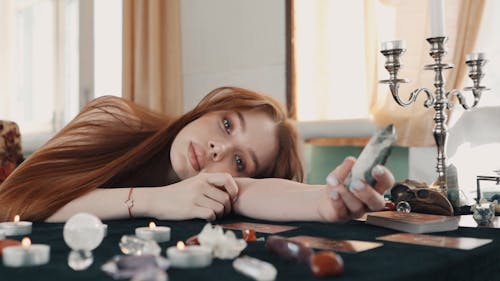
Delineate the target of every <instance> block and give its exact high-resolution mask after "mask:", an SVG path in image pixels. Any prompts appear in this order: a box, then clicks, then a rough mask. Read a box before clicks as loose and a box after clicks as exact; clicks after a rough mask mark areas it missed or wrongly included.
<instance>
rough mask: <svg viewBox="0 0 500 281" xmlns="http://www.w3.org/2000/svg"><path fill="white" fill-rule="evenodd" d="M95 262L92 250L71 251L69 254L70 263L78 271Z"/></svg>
mask: <svg viewBox="0 0 500 281" xmlns="http://www.w3.org/2000/svg"><path fill="white" fill-rule="evenodd" d="M93 262H94V257H93V256H92V252H90V251H84V250H78V251H71V252H70V253H69V255H68V265H69V267H71V268H72V269H73V270H76V271H80V270H85V269H87V268H88V267H89V266H91V265H92V263H93Z"/></svg>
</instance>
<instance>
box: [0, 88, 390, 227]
mask: <svg viewBox="0 0 500 281" xmlns="http://www.w3.org/2000/svg"><path fill="white" fill-rule="evenodd" d="M354 162H355V159H354V158H348V159H346V160H345V161H344V162H343V163H342V164H341V165H340V166H338V167H337V168H336V169H335V170H334V171H332V173H330V175H329V176H328V180H327V182H328V184H327V185H325V186H312V185H307V184H303V183H301V181H302V179H303V174H302V166H301V162H300V156H299V152H298V148H297V133H296V131H295V129H294V127H293V125H292V123H291V122H290V120H288V119H287V116H286V111H285V110H284V109H283V108H282V106H281V105H280V104H279V103H277V102H276V101H275V100H274V99H272V98H270V97H266V96H263V95H260V94H258V93H255V92H252V91H249V90H245V89H241V88H235V87H223V88H218V89H215V90H214V91H212V92H210V93H209V94H208V95H207V96H206V97H205V98H204V99H203V100H202V101H201V102H200V103H199V104H198V105H197V106H196V107H195V108H194V109H193V110H192V111H190V112H188V113H186V114H184V115H182V116H181V117H179V118H177V119H174V118H168V117H166V116H163V115H159V114H155V113H152V112H150V111H148V110H146V109H144V108H142V107H139V106H137V105H135V104H133V103H132V102H129V101H127V100H124V99H121V98H116V97H103V98H98V99H96V100H94V101H92V102H90V103H89V104H88V105H87V106H86V107H85V108H84V109H82V111H81V112H80V114H79V115H78V116H77V117H75V119H74V120H72V121H71V122H70V123H69V124H68V125H67V126H66V127H65V128H63V129H62V130H61V131H60V132H59V133H58V134H57V135H56V136H54V137H53V138H52V139H51V140H49V141H48V142H47V144H45V145H44V146H43V147H42V148H41V149H39V150H38V151H37V152H35V153H34V154H33V155H32V156H31V157H30V158H28V159H27V160H26V161H25V162H24V163H23V164H21V165H20V166H19V167H18V168H17V169H16V170H15V171H14V173H12V174H11V175H10V176H9V177H8V178H7V180H6V181H5V182H3V183H2V185H1V186H0V220H12V218H13V217H14V216H15V215H16V214H19V215H20V216H21V217H22V218H24V219H28V220H34V221H37V220H46V221H50V222H52V221H53V222H58V221H65V220H66V219H68V218H69V217H71V216H72V215H73V214H75V213H77V212H81V211H87V212H91V213H94V214H95V215H97V216H99V217H100V218H102V219H116V218H128V217H134V216H137V217H142V216H145V217H155V218H158V219H172V220H181V219H191V218H203V219H207V220H214V219H216V218H217V217H221V216H223V215H225V214H228V213H229V212H231V211H235V212H237V213H239V214H242V215H246V216H249V217H254V218H260V219H268V220H314V221H330V222H333V221H344V220H348V219H350V218H353V217H358V216H361V215H362V214H363V213H364V212H365V211H366V210H379V209H381V208H382V207H383V205H384V199H383V197H382V196H381V194H382V193H383V192H384V191H385V190H386V189H387V188H389V187H390V186H391V185H392V183H393V181H394V180H393V177H392V174H391V173H390V172H389V171H388V170H387V169H385V168H384V167H382V166H377V167H376V168H375V169H374V171H373V174H374V177H375V178H376V179H377V180H378V183H377V185H376V186H375V187H374V188H371V187H369V186H368V185H367V184H365V183H363V182H355V183H353V186H352V187H354V189H353V190H354V191H352V192H350V191H348V190H347V189H346V187H344V186H343V184H342V183H343V181H344V178H345V177H346V176H347V174H348V173H349V171H350V169H351V167H352V165H353V164H354Z"/></svg>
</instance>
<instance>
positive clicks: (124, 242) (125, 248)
mask: <svg viewBox="0 0 500 281" xmlns="http://www.w3.org/2000/svg"><path fill="white" fill-rule="evenodd" d="M119 246H120V250H121V251H122V253H124V254H126V255H135V256H140V255H154V256H158V255H160V252H161V248H160V246H159V245H158V243H156V241H154V240H144V239H141V238H139V237H136V236H133V235H123V236H122V238H121V240H120V243H119Z"/></svg>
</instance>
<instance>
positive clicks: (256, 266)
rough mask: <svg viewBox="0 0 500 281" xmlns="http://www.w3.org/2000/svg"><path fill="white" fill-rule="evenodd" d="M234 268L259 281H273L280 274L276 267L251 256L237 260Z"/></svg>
mask: <svg viewBox="0 0 500 281" xmlns="http://www.w3.org/2000/svg"><path fill="white" fill-rule="evenodd" d="M233 267H234V269H235V270H236V271H238V272H240V273H242V274H244V275H246V276H248V277H250V278H253V279H254V280H257V281H272V280H274V279H276V275H277V274H278V271H277V270H276V268H275V267H274V265H272V264H270V263H268V262H265V261H262V260H259V259H256V258H252V257H249V256H243V257H240V258H237V259H235V260H234V262H233Z"/></svg>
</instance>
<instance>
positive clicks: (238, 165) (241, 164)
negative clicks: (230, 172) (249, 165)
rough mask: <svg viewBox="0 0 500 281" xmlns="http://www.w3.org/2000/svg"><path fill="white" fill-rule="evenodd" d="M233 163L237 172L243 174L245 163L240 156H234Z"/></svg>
mask: <svg viewBox="0 0 500 281" xmlns="http://www.w3.org/2000/svg"><path fill="white" fill-rule="evenodd" d="M234 163H235V164H236V169H237V170H238V172H243V171H244V170H245V162H244V161H243V159H241V156H239V155H235V156H234Z"/></svg>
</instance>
